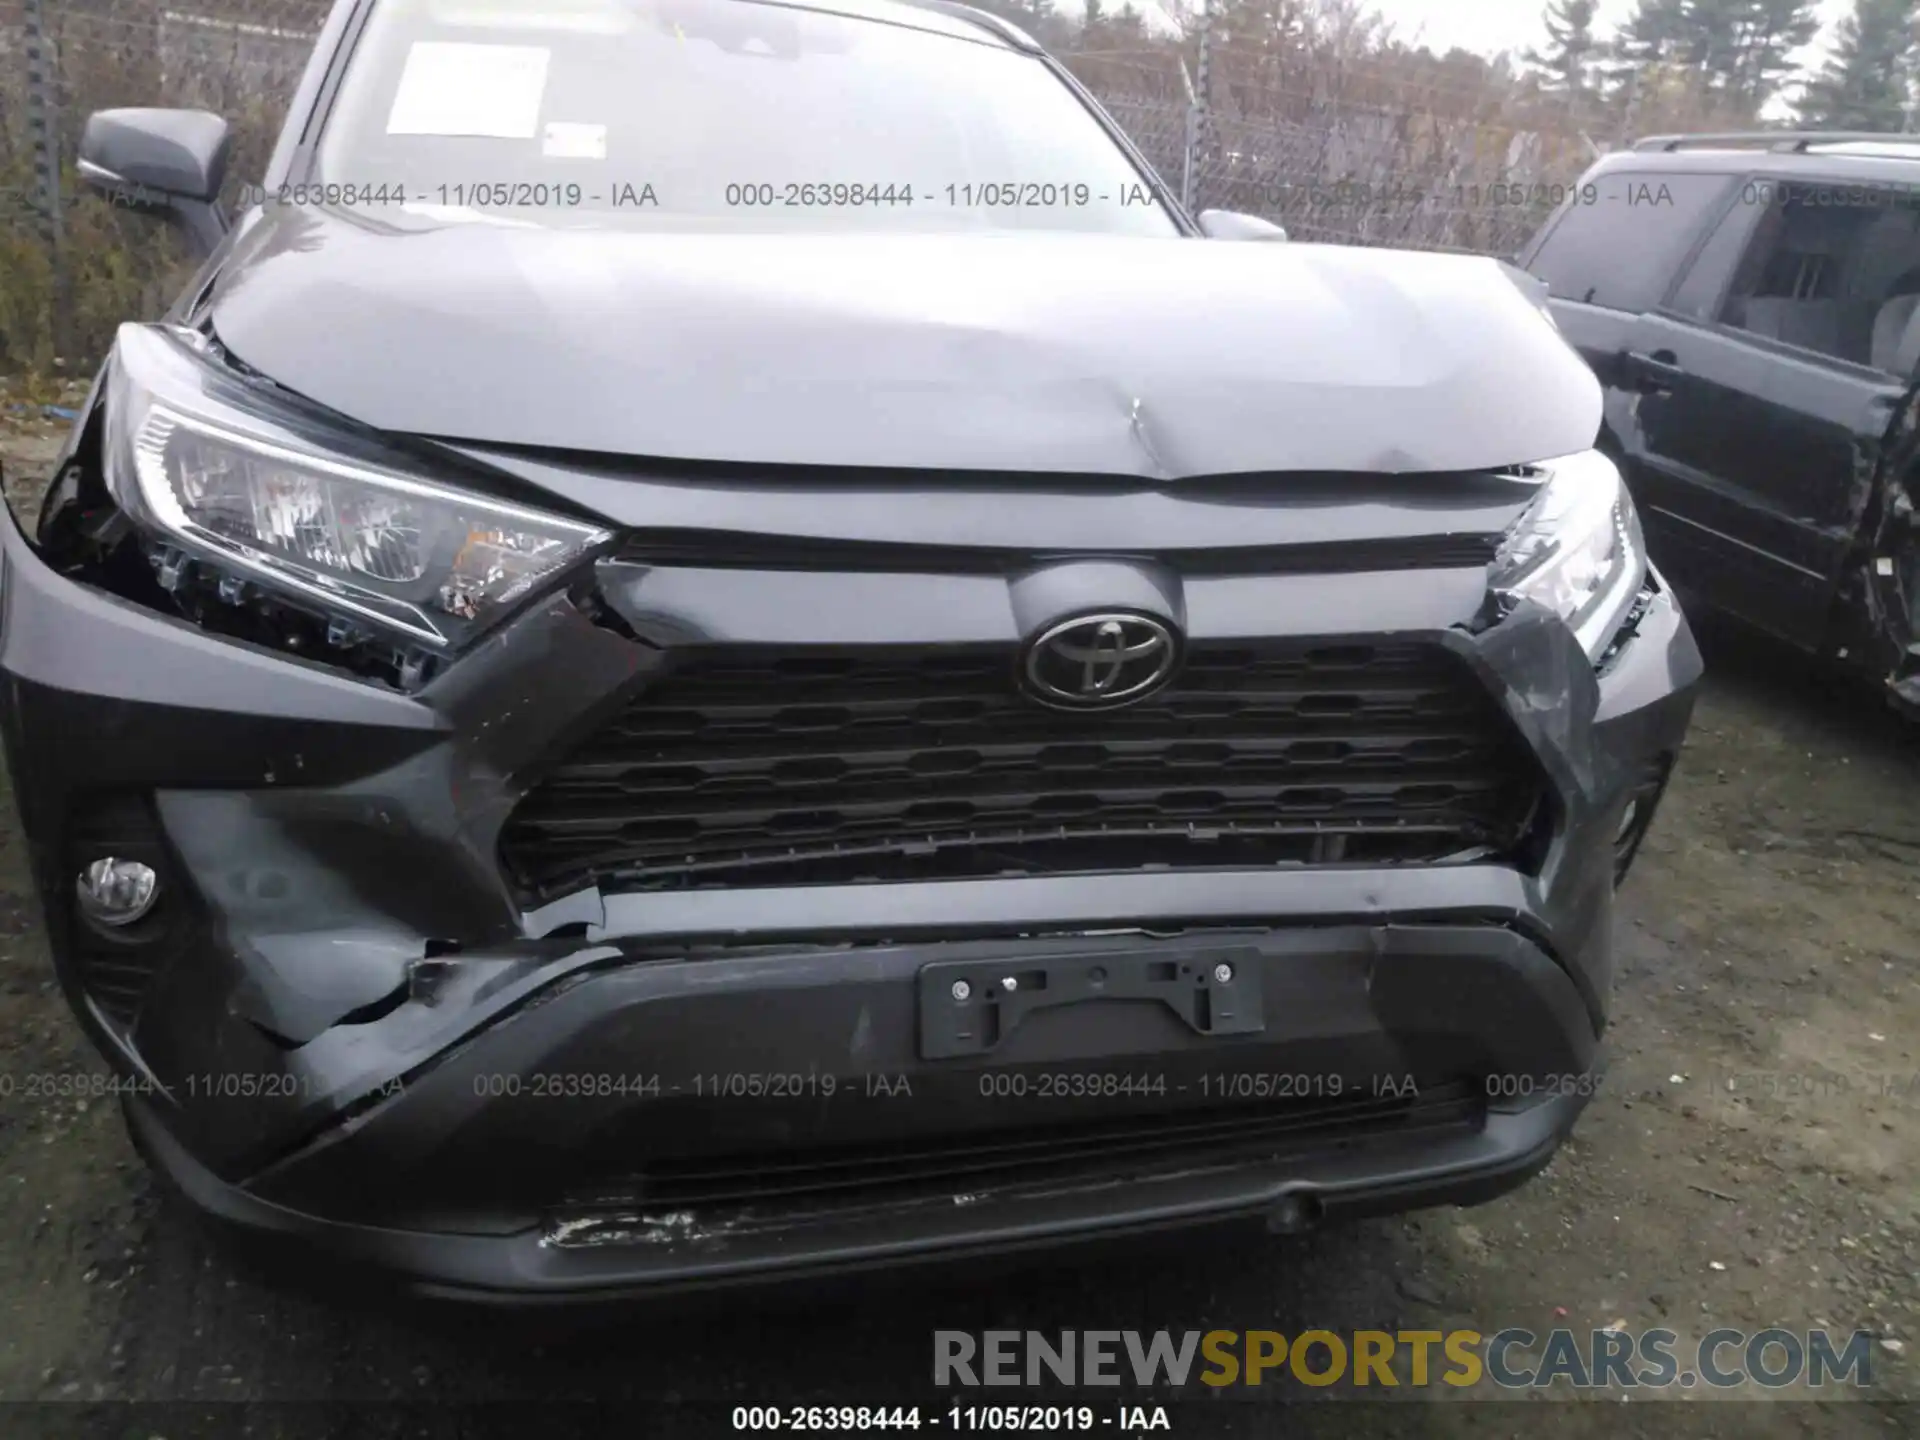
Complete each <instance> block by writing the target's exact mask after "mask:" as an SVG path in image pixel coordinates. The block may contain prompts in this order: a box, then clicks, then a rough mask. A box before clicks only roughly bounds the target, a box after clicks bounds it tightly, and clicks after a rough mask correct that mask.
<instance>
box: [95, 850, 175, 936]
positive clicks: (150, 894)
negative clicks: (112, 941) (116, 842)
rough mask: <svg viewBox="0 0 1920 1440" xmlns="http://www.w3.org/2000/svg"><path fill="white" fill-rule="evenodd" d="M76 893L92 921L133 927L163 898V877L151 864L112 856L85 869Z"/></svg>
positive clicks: (96, 861)
mask: <svg viewBox="0 0 1920 1440" xmlns="http://www.w3.org/2000/svg"><path fill="white" fill-rule="evenodd" d="M74 890H75V891H76V892H77V893H78V895H79V897H80V909H81V911H82V912H83V913H84V914H85V915H86V917H87V918H88V919H89V920H92V921H95V922H97V923H98V924H101V925H111V926H115V927H118V926H121V925H131V924H133V922H134V921H136V920H138V919H139V918H140V917H141V916H143V915H145V914H146V913H147V912H148V911H149V910H151V909H153V902H154V901H155V900H157V899H158V898H159V896H160V877H159V876H158V875H156V874H155V873H154V871H153V867H152V866H151V865H142V864H141V863H140V862H139V861H138V860H119V859H116V858H115V857H113V856H111V855H109V856H107V857H105V858H104V859H101V860H95V861H94V862H93V863H92V864H91V865H89V866H87V868H86V869H84V870H82V871H81V872H80V878H79V879H78V880H77V881H75V882H74Z"/></svg>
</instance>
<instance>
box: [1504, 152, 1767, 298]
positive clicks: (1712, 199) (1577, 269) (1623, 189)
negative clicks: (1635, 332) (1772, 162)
mask: <svg viewBox="0 0 1920 1440" xmlns="http://www.w3.org/2000/svg"><path fill="white" fill-rule="evenodd" d="M1732 184H1733V177H1732V176H1731V175H1694V174H1671V173H1668V174H1662V173H1658V172H1633V171H1624V170H1622V171H1614V172H1612V173H1610V174H1606V175H1602V176H1600V177H1598V178H1597V179H1596V180H1594V181H1593V182H1592V183H1591V184H1585V183H1583V184H1582V185H1580V186H1578V187H1576V189H1575V192H1574V195H1573V197H1572V198H1571V199H1569V200H1568V202H1567V205H1566V208H1565V209H1563V210H1562V211H1561V213H1560V217H1559V219H1558V220H1556V221H1553V222H1551V228H1550V229H1549V230H1548V231H1547V232H1546V234H1545V235H1544V236H1543V237H1542V238H1541V241H1540V244H1539V247H1538V248H1537V249H1536V250H1535V251H1534V254H1533V257H1532V259H1531V260H1530V261H1529V262H1528V264H1527V269H1528V270H1530V271H1532V272H1533V273H1534V274H1535V275H1537V276H1539V277H1540V279H1542V280H1544V281H1546V282H1547V290H1548V293H1549V294H1551V295H1553V296H1554V297H1555V298H1557V299H1562V300H1576V301H1579V302H1581V303H1582V304H1587V305H1601V306H1605V307H1606V308H1607V309H1609V310H1634V311H1639V310H1650V309H1652V308H1653V307H1654V306H1655V305H1657V304H1659V303H1660V300H1661V297H1662V296H1664V295H1665V294H1666V291H1667V285H1668V283H1669V282H1670V281H1671V280H1672V279H1673V273H1674V271H1675V270H1676V269H1677V268H1678V267H1679V265H1680V262H1681V261H1682V260H1684V259H1685V258H1686V253H1687V250H1688V248H1689V247H1690V246H1691V245H1692V243H1693V239H1694V237H1695V236H1696V235H1697V234H1698V233H1699V230H1700V227H1701V225H1702V223H1703V222H1704V221H1705V220H1706V217H1707V214H1708V212H1709V211H1711V210H1712V209H1713V208H1714V206H1715V205H1717V204H1718V203H1719V202H1720V201H1721V199H1722V198H1723V197H1724V196H1725V195H1726V193H1727V191H1728V189H1729V188H1730V187H1731V186H1732Z"/></svg>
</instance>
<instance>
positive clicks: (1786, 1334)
mask: <svg viewBox="0 0 1920 1440" xmlns="http://www.w3.org/2000/svg"><path fill="white" fill-rule="evenodd" d="M1873 1338H1874V1337H1873V1334H1872V1332H1870V1331H1865V1330H1854V1331H1851V1332H1846V1333H1844V1334H1843V1333H1841V1332H1836V1331H1830V1330H1807V1331H1794V1330H1786V1329H1781V1328H1773V1329H1767V1330H1758V1331H1754V1332H1752V1333H1749V1332H1747V1331H1744V1330H1734V1329H1717V1330H1711V1331H1708V1332H1707V1333H1706V1334H1704V1335H1702V1336H1700V1337H1699V1338H1698V1339H1697V1340H1692V1341H1683V1340H1682V1339H1681V1337H1680V1335H1679V1334H1678V1332H1676V1331H1673V1330H1662V1329H1651V1330H1640V1331H1634V1330H1614V1329H1607V1330H1570V1329H1555V1330H1549V1331H1547V1332H1545V1333H1544V1334H1539V1333H1536V1332H1534V1331H1531V1330H1526V1329H1521V1328H1518V1327H1510V1328H1508V1329H1504V1330H1499V1331H1496V1332H1494V1333H1493V1334H1491V1335H1484V1334H1482V1333H1481V1332H1480V1331H1478V1330H1446V1331H1442V1330H1398V1331H1390V1330H1354V1331H1341V1332H1335V1331H1332V1330H1302V1331H1300V1332H1298V1333H1297V1334H1294V1335H1287V1334H1285V1333H1283V1332H1281V1331H1278V1330H1247V1331H1239V1330H1206V1331H1201V1330H1184V1331H1169V1330H1155V1331H1152V1332H1150V1333H1149V1332H1144V1331H1139V1330H1061V1331H1058V1332H1055V1333H1053V1334H1045V1333H1042V1332H1040V1331H1037V1330H1026V1331H1020V1330H986V1331H981V1332H980V1333H978V1334H975V1333H974V1332H972V1331H967V1330H936V1331H934V1334H933V1381H934V1384H936V1385H938V1386H942V1387H952V1386H960V1387H979V1386H1039V1385H1069V1386H1075V1387H1078V1386H1122V1385H1125V1386H1131V1387H1134V1388H1137V1389H1141V1390H1146V1389H1152V1388H1155V1387H1160V1386H1170V1387H1173V1388H1181V1387H1184V1386H1189V1385H1193V1384H1196V1383H1197V1384H1200V1385H1208V1386H1213V1387H1216V1388H1218V1387H1222V1386H1230V1385H1231V1386H1253V1385H1268V1384H1277V1385H1308V1386H1315V1387H1324V1386H1330V1385H1352V1386H1374V1387H1379V1388H1383V1389H1384V1388H1397V1387H1401V1386H1405V1387H1409V1388H1414V1389H1418V1388H1421V1387H1424V1386H1431V1385H1447V1386H1452V1387H1455V1388H1458V1389H1467V1388H1471V1387H1473V1386H1476V1385H1481V1384H1483V1383H1491V1384H1492V1385H1493V1386H1495V1387H1497V1388H1499V1389H1503V1390H1532V1389H1542V1388H1546V1387H1550V1386H1555V1385H1565V1386H1568V1387H1570V1388H1573V1389H1576V1390H1614V1389H1620V1390H1641V1391H1644V1390H1653V1391H1661V1390H1674V1391H1680V1390H1693V1389H1697V1388H1700V1387H1705V1388H1706V1389H1708V1390H1720V1391H1727V1390H1735V1389H1739V1388H1741V1387H1759V1388H1761V1389H1765V1390H1782V1389H1786V1388H1788V1387H1794V1386H1798V1387H1803V1388H1808V1389H1819V1390H1825V1389H1830V1388H1832V1387H1836V1386H1850V1387H1853V1388H1857V1389H1863V1388H1865V1387H1867V1386H1870V1385H1872V1384H1873Z"/></svg>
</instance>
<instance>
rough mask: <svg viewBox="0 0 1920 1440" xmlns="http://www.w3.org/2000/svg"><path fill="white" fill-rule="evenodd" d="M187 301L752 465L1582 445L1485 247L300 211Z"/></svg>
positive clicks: (393, 417) (345, 409)
mask: <svg viewBox="0 0 1920 1440" xmlns="http://www.w3.org/2000/svg"><path fill="white" fill-rule="evenodd" d="M213 323H214V328H215V330H216V332H217V333H218V334H219V336H220V338H221V340H222V341H223V342H224V343H225V344H226V346H227V347H228V348H229V349H230V350H231V351H232V352H233V353H234V354H235V355H237V356H238V357H239V358H240V359H241V360H243V361H245V362H246V363H247V364H249V365H251V366H253V367H255V368H256V369H259V370H261V371H263V372H265V373H266V374H267V375H269V376H271V377H272V378H273V379H274V380H276V381H278V382H279V383H280V384H282V385H284V386H286V387H287V388H289V389H291V390H294V391H296V392H298V393H300V394H303V395H305V396H306V397H307V398H309V399H311V400H314V401H316V402H318V403H320V404H322V405H325V406H328V407H330V408H331V409H333V410H336V411H338V412H340V413H342V414H344V415H347V416H350V417H352V418H354V419H356V420H359V421H361V422H363V423H365V424H368V425H372V426H375V427H378V428H380V429H383V430H389V431H404V432H413V433H416V434H422V435H431V436H437V437H442V438H446V439H452V440H464V441H469V442H479V443H486V444H506V445H531V446H542V447H558V448H564V449H567V450H577V451H592V452H600V453H605V454H624V455H635V456H645V457H655V458H662V459H688V460H707V461H731V462H738V463H746V464H765V465H824V466H884V467H904V468H910V469H935V470H988V471H1016V472H1017V471H1034V472H1039V471H1044V472H1055V473H1075V474H1106V475H1130V476H1141V477H1146V478H1150V479H1159V480H1175V479H1180V478H1182V477H1186V476H1193V475H1220V474H1232V473H1245V472H1255V471H1278V470H1321V471H1327V470H1334V471H1376V472H1406V471H1444V470H1468V469H1483V468H1490V467H1497V466H1504V465H1513V464H1520V463H1524V462H1527V461H1532V460H1540V459H1546V458H1548V457H1550V456H1554V455H1560V454H1566V453H1569V452H1572V451H1577V450H1582V449H1585V448H1586V447H1588V446H1589V445H1591V444H1592V443H1593V441H1594V437H1595V435H1596V433H1597V432H1598V430H1599V425H1600V414H1601V395H1600V388H1599V386H1598V384H1597V383H1596V382H1595V380H1594V378H1593V376H1592V374H1591V373H1590V372H1589V371H1588V369H1587V367H1586V365H1585V364H1584V363H1583V362H1582V361H1581V360H1580V358H1579V357H1578V355H1577V354H1576V353H1575V352H1574V351H1573V350H1572V349H1570V348H1569V347H1568V346H1567V345H1566V344H1565V343H1564V342H1563V341H1562V340H1561V338H1560V337H1559V335H1558V334H1557V333H1556V332H1555V331H1554V330H1553V328H1552V327H1551V325H1550V323H1549V322H1548V321H1547V320H1546V319H1545V318H1544V317H1543V315H1542V314H1541V313H1540V311H1539V310H1538V309H1537V308H1536V307H1535V306H1534V305H1533V304H1531V303H1530V302H1529V301H1528V299H1527V298H1526V297H1525V296H1523V295H1522V294H1521V292H1520V290H1519V289H1518V288H1516V286H1515V285H1514V284H1513V282H1512V281H1510V280H1509V279H1508V278H1507V276H1506V275H1504V274H1503V273H1502V272H1501V270H1500V267H1499V265H1498V264H1497V262H1495V261H1493V260H1489V259H1479V258H1471V257H1461V256H1450V255H1433V254H1424V253H1415V252H1405V251H1388V250H1372V249H1359V248H1348V247H1341V246H1325V245H1301V244H1295V243H1290V242H1289V243H1266V244H1262V243H1229V242H1222V241H1202V240H1192V239H1167V240H1150V239H1133V238H1121V237H1109V236H1099V235H1056V234H1042V235H1030V236H1029V235H1021V236H994V237H984V236H947V235H937V236H928V235H917V234H916V235H833V236H827V235H819V236H815V235H806V236H797V235H752V234H699V235H691V234H635V233H631V232H620V231H577V230H565V229H539V228H531V227H526V228H522V227H518V226H510V225H505V224H459V225H449V226H444V227H441V228H437V229H429V230H423V231H416V232H413V233H407V234H392V233H380V232H376V231H374V230H373V229H371V228H368V227H365V226H362V225H359V224H355V223H353V222H351V221H350V220H345V219H341V218H338V217H334V216H329V215H325V214H322V213H319V212H315V211H311V210H308V211H284V212H280V213H279V214H277V215H274V216H270V217H267V218H264V219H262V220H260V221H259V223H257V224H256V225H255V226H254V228H253V229H252V230H251V231H250V232H249V233H248V234H247V235H245V236H244V237H242V238H241V240H240V241H239V242H238V244H237V245H236V247H235V252H234V254H233V256H232V258H231V261H230V263H229V265H228V266H227V267H226V270H225V273H224V275H223V277H222V279H221V281H220V284H219V287H218V289H217V291H216V293H215V300H214V308H213Z"/></svg>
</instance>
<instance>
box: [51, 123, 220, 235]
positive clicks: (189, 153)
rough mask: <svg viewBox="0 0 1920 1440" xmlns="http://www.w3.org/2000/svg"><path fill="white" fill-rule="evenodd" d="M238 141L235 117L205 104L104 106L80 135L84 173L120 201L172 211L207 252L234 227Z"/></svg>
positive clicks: (172, 216)
mask: <svg viewBox="0 0 1920 1440" xmlns="http://www.w3.org/2000/svg"><path fill="white" fill-rule="evenodd" d="M231 144H232V135H231V133H230V132H229V131H228V129H227V122H226V121H225V120H223V119H221V118H220V117H219V116H218V115H214V114H212V113H210V112H208V111H205V110H158V109H125V110H96V111H94V112H93V114H91V115H89V116H88V117H87V128H86V131H85V133H83V134H82V135H81V137H80V158H79V166H78V168H79V172H80V179H81V181H82V182H83V183H84V184H85V185H86V186H87V187H88V188H89V189H91V190H94V191H96V192H98V193H99V194H101V195H103V196H104V197H105V198H106V199H107V200H108V201H109V202H110V203H112V204H115V205H123V206H126V207H127V208H129V209H133V210H140V211H144V212H146V213H149V214H154V215H162V216H165V217H166V218H167V219H168V220H171V221H172V222H174V223H175V224H177V225H179V226H180V227H181V228H182V229H183V230H185V231H186V232H187V236H188V238H189V239H190V240H191V241H192V242H193V244H194V245H195V246H196V247H197V248H198V249H199V250H201V252H202V253H205V252H209V251H211V250H212V249H213V248H214V247H215V246H216V245H218V244H219V243H220V240H221V238H222V237H223V236H224V235H225V234H226V233H227V217H226V214H225V212H224V211H222V210H221V208H220V187H221V185H222V184H223V183H225V181H226V178H227V154H228V151H229V149H230V148H231Z"/></svg>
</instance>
